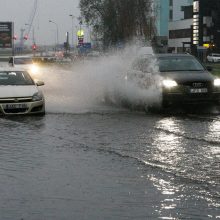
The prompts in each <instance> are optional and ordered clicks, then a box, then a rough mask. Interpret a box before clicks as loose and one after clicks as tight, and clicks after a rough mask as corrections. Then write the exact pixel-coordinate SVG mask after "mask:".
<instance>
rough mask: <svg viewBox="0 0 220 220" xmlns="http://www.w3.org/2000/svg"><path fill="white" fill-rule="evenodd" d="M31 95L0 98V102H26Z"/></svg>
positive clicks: (30, 98)
mask: <svg viewBox="0 0 220 220" xmlns="http://www.w3.org/2000/svg"><path fill="white" fill-rule="evenodd" d="M31 101H32V97H19V98H0V103H20V102H22V103H26V102H31Z"/></svg>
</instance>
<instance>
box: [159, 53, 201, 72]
mask: <svg viewBox="0 0 220 220" xmlns="http://www.w3.org/2000/svg"><path fill="white" fill-rule="evenodd" d="M158 64H159V70H160V72H172V71H202V70H204V67H203V66H202V64H201V63H200V62H199V61H198V60H197V59H195V58H193V57H187V56H186V57H184V56H166V57H159V58H158Z"/></svg>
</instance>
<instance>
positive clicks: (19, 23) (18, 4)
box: [0, 0, 80, 44]
mask: <svg viewBox="0 0 220 220" xmlns="http://www.w3.org/2000/svg"><path fill="white" fill-rule="evenodd" d="M34 2H35V0H0V21H12V22H14V25H15V33H16V35H17V36H18V37H19V38H20V29H21V28H26V29H27V28H28V25H27V24H28V23H30V17H31V13H32V12H33V7H34ZM78 6H79V0H38V6H37V13H36V16H35V19H34V23H33V27H34V33H35V38H36V43H37V44H54V43H55V42H56V31H57V28H56V27H58V34H59V43H63V42H64V41H65V33H66V32H67V31H68V32H70V35H71V34H72V30H71V27H72V26H73V27H74V28H73V31H74V34H73V35H74V43H75V42H76V34H75V33H76V31H77V29H78V27H79V22H78V19H77V18H74V19H73V25H72V18H71V17H70V16H69V15H70V14H73V15H74V16H76V17H79V15H80V12H79V8H78ZM49 20H52V21H54V22H55V23H56V24H57V26H56V24H53V23H49ZM25 24H26V25H25ZM77 26H78V27H77ZM30 35H31V36H30V38H31V39H29V40H28V41H29V42H28V43H29V44H31V43H32V35H33V28H32V29H31V33H30ZM17 41H18V40H17ZM71 42H72V39H71V38H70V43H71Z"/></svg>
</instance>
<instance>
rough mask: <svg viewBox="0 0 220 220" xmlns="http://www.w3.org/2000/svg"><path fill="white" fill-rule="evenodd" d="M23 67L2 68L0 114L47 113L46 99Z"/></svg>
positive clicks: (0, 69) (39, 83)
mask: <svg viewBox="0 0 220 220" xmlns="http://www.w3.org/2000/svg"><path fill="white" fill-rule="evenodd" d="M42 85H44V82H42V81H37V82H35V81H34V80H33V79H32V77H31V76H30V74H29V73H28V72H27V71H26V70H23V69H17V68H16V69H15V68H10V67H9V68H4V69H3V68H0V114H1V115H26V114H40V115H44V114H45V100H44V96H43V93H42V91H40V90H39V89H38V86H42Z"/></svg>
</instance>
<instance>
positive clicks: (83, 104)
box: [39, 47, 160, 113]
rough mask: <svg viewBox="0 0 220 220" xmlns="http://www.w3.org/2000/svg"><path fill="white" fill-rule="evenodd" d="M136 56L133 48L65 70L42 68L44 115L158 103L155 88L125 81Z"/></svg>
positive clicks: (80, 63)
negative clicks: (44, 99) (45, 113)
mask: <svg viewBox="0 0 220 220" xmlns="http://www.w3.org/2000/svg"><path fill="white" fill-rule="evenodd" d="M136 57H137V48H135V47H129V48H127V49H126V50H124V51H123V52H121V51H120V52H118V51H117V52H114V53H112V54H110V55H109V54H108V55H103V56H101V57H99V58H96V59H92V60H89V59H84V60H81V61H79V62H76V63H74V64H73V65H72V66H71V68H69V69H68V70H67V69H66V70H65V69H62V68H58V67H55V66H50V67H43V68H42V69H41V74H40V75H39V78H40V79H42V80H43V81H44V82H45V86H44V88H43V90H44V94H45V98H46V110H47V112H54V113H81V112H88V111H89V112H91V111H96V110H103V108H104V109H106V108H110V107H109V104H111V108H112V107H119V108H121V107H122V106H123V107H124V103H126V104H127V105H126V106H129V107H130V106H132V107H135V106H140V105H141V106H149V105H152V103H155V102H158V103H159V102H160V91H159V90H158V88H157V87H152V86H150V87H149V88H148V89H146V88H143V87H141V86H139V85H138V84H137V83H134V82H129V83H128V82H127V81H126V76H127V73H128V72H129V71H131V64H132V62H133V60H134V59H135V58H136ZM149 66H150V67H151V70H153V69H154V66H155V65H154V64H152V63H150V64H149ZM148 76H149V74H148ZM139 80H143V79H139Z"/></svg>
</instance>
